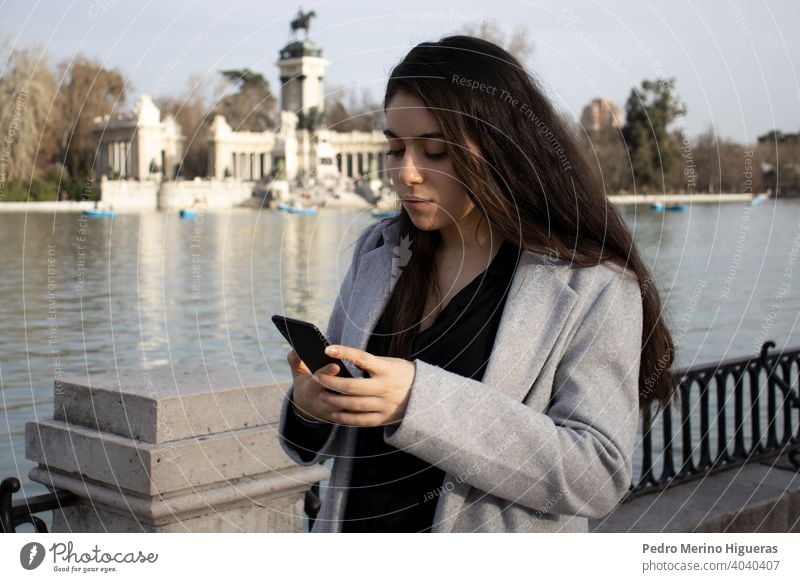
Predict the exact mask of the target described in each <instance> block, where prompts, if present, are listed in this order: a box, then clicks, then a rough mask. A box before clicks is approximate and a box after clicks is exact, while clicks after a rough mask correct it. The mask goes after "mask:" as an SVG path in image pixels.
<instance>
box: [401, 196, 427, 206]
mask: <svg viewBox="0 0 800 582" xmlns="http://www.w3.org/2000/svg"><path fill="white" fill-rule="evenodd" d="M403 204H405V205H406V206H411V207H413V208H416V207H419V206H424V205H426V204H430V201H429V200H420V199H418V198H403Z"/></svg>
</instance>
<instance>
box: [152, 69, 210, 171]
mask: <svg viewBox="0 0 800 582" xmlns="http://www.w3.org/2000/svg"><path fill="white" fill-rule="evenodd" d="M204 90H205V81H204V77H202V76H200V75H193V76H192V77H190V78H189V81H188V83H187V85H186V91H185V93H184V94H183V95H182V96H181V97H170V96H162V97H159V98H158V99H157V100H156V102H157V104H158V106H159V108H160V109H161V113H162V115H163V114H170V115H173V116H174V117H175V120H176V121H177V122H178V125H179V126H180V128H181V131H182V132H183V135H184V137H185V138H186V142H185V149H184V153H183V159H182V160H181V163H180V167H181V170H180V172H181V175H182V176H183V177H185V178H187V179H192V178H195V177H197V176H200V177H204V176H206V175H207V174H208V136H209V134H208V131H209V122H210V119H209V117H210V116H209V113H208V111H209V107H208V104H207V103H206V95H205V94H204Z"/></svg>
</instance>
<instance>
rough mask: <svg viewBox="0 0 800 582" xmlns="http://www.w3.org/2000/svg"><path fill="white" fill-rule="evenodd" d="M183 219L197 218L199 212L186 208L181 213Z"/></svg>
mask: <svg viewBox="0 0 800 582" xmlns="http://www.w3.org/2000/svg"><path fill="white" fill-rule="evenodd" d="M179 214H180V216H181V218H197V210H193V209H191V208H184V209H183V210H181V211H180V212H179Z"/></svg>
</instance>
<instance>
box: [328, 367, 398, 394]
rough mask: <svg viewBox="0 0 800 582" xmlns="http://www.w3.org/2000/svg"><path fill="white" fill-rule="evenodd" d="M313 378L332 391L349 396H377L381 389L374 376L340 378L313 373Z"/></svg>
mask: <svg viewBox="0 0 800 582" xmlns="http://www.w3.org/2000/svg"><path fill="white" fill-rule="evenodd" d="M314 379H315V380H316V381H317V382H319V383H320V384H322V385H323V386H325V387H326V388H328V389H329V390H333V391H334V392H339V393H341V394H347V395H349V396H379V395H381V394H382V390H381V387H380V385H379V384H377V383H376V382H375V378H342V377H341V376H334V375H331V374H325V373H319V372H315V373H314Z"/></svg>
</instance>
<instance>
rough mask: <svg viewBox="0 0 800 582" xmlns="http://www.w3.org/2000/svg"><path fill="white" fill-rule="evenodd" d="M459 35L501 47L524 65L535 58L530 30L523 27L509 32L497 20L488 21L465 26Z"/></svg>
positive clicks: (517, 27) (520, 26) (470, 23)
mask: <svg viewBox="0 0 800 582" xmlns="http://www.w3.org/2000/svg"><path fill="white" fill-rule="evenodd" d="M459 33H460V34H465V35H468V36H476V37H478V38H482V39H483V40H488V41H489V42H492V43H494V44H496V45H498V46H501V47H503V48H504V49H506V50H507V51H508V52H510V53H511V54H512V55H514V56H515V57H516V58H517V60H518V61H519V62H520V63H522V64H523V65H524V64H525V63H527V62H528V61H529V60H530V58H531V57H532V56H533V50H534V45H533V41H532V40H531V39H530V38H529V37H528V29H527V28H525V27H524V26H522V25H519V26H516V27H515V28H513V29H512V30H509V29H508V28H507V27H505V26H503V25H501V24H500V23H499V22H497V21H496V20H489V19H486V20H481V21H479V22H469V23H466V24H464V25H463V26H462V27H461V29H460V30H459Z"/></svg>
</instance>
